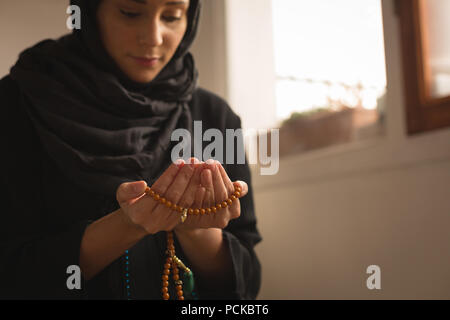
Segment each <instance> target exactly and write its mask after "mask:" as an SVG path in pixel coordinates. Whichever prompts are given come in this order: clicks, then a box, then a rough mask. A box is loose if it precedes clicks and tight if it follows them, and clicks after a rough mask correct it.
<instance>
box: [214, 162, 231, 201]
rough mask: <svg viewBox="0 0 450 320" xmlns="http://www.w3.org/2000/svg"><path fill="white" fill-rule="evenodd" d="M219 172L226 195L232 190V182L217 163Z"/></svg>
mask: <svg viewBox="0 0 450 320" xmlns="http://www.w3.org/2000/svg"><path fill="white" fill-rule="evenodd" d="M218 167H219V172H220V175H221V176H222V180H223V182H224V183H225V187H226V188H227V197H228V195H231V194H232V193H233V192H234V185H233V182H231V180H230V178H229V177H228V174H227V172H226V171H225V168H224V167H223V166H222V165H221V164H220V163H219V165H218Z"/></svg>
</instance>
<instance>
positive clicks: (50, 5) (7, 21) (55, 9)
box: [0, 0, 69, 78]
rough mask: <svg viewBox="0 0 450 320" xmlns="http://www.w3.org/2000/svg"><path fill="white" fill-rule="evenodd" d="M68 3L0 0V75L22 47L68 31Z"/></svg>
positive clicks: (60, 1) (6, 72)
mask: <svg viewBox="0 0 450 320" xmlns="http://www.w3.org/2000/svg"><path fill="white" fill-rule="evenodd" d="M68 4H69V0H39V1H35V0H1V1H0V43H1V46H0V48H1V49H0V78H3V76H5V75H7V74H8V73H9V69H10V68H11V67H12V66H13V65H14V63H15V62H16V61H17V58H18V57H19V53H20V52H21V51H23V50H24V49H26V48H28V47H30V46H32V45H34V44H35V43H37V42H39V41H41V40H44V39H47V38H57V37H59V36H61V35H63V34H65V33H69V30H68V29H67V27H66V20H67V17H68V15H67V14H66V9H67V6H68Z"/></svg>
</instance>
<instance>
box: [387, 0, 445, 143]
mask: <svg viewBox="0 0 450 320" xmlns="http://www.w3.org/2000/svg"><path fill="white" fill-rule="evenodd" d="M424 1H426V0H395V2H396V11H397V15H398V16H399V24H400V33H401V47H402V53H403V54H402V56H403V59H402V62H403V79H404V90H405V91H404V97H405V112H406V124H407V128H406V129H407V133H408V135H414V134H418V133H423V132H427V131H433V130H437V129H442V128H445V127H450V96H446V97H440V98H434V97H431V94H430V86H429V83H430V81H429V79H430V77H431V75H430V73H429V71H428V70H429V67H428V64H427V54H428V53H427V48H426V47H425V46H424V45H423V42H424V41H423V39H424V38H423V37H424V35H425V34H426V33H425V29H424V24H422V22H423V19H424V17H423V15H422V13H423V11H422V10H421V8H422V7H423V6H424ZM425 41H426V39H425Z"/></svg>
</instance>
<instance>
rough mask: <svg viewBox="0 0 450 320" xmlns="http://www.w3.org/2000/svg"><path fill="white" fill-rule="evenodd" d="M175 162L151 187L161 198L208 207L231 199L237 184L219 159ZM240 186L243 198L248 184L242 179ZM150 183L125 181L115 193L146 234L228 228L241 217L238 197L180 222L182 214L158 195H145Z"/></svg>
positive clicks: (133, 221)
mask: <svg viewBox="0 0 450 320" xmlns="http://www.w3.org/2000/svg"><path fill="white" fill-rule="evenodd" d="M180 161H181V163H179V164H176V163H174V164H172V165H170V166H169V168H167V169H166V170H165V171H164V173H163V174H162V175H161V176H160V177H159V178H158V180H156V181H155V183H154V184H153V185H152V186H151V189H152V190H153V191H154V192H156V193H157V194H158V195H160V197H163V198H165V199H166V201H170V202H171V203H172V204H177V205H178V206H181V207H183V208H207V207H212V206H214V205H216V204H218V203H221V202H223V201H224V200H226V199H227V198H229V197H230V196H231V195H232V194H233V192H234V191H235V190H234V184H233V183H232V182H231V180H230V179H229V177H228V175H227V174H226V172H225V170H224V168H223V167H222V165H221V164H220V162H218V161H208V162H211V163H204V162H200V161H198V160H197V159H195V158H191V159H190V161H189V162H188V163H184V161H182V160H180ZM235 184H236V185H238V186H240V187H241V195H240V197H243V196H245V195H246V194H247V192H248V186H247V184H246V183H245V182H243V181H236V182H235ZM146 188H147V183H146V182H145V181H135V182H129V183H123V184H121V185H120V186H119V188H118V190H117V194H116V198H117V201H118V203H119V205H120V207H121V210H122V211H123V213H124V214H125V217H126V218H127V222H128V223H130V224H132V225H134V226H138V227H139V228H141V229H142V230H143V231H144V232H145V234H155V233H157V232H160V231H170V230H173V229H174V228H175V227H177V226H178V230H186V229H196V228H222V229H223V228H225V227H226V226H227V225H228V223H229V221H230V220H232V219H236V218H238V217H239V216H240V202H239V199H236V200H234V201H233V202H232V204H231V205H230V206H227V207H226V208H221V209H219V210H217V211H216V212H215V213H211V214H209V215H207V214H205V215H189V216H188V218H187V219H186V221H185V222H184V223H182V224H181V213H180V212H178V211H176V210H173V209H169V208H168V207H167V205H166V204H163V203H161V200H160V199H158V198H156V199H155V198H154V197H151V196H149V195H146V193H145V190H146Z"/></svg>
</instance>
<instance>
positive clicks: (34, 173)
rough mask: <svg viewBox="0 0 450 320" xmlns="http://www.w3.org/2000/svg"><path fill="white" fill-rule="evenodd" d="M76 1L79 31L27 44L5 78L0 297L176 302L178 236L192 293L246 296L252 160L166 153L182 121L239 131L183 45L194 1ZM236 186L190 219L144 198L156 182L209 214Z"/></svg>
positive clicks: (252, 241) (253, 273) (255, 285)
mask: <svg viewBox="0 0 450 320" xmlns="http://www.w3.org/2000/svg"><path fill="white" fill-rule="evenodd" d="M72 4H75V5H78V6H79V7H80V9H81V13H82V19H81V29H79V30H74V32H73V33H72V34H70V35H66V36H64V37H62V38H60V39H58V40H56V41H54V40H46V41H42V42H40V43H38V44H37V45H35V46H33V47H31V48H29V49H27V50H25V51H24V52H22V53H21V55H20V57H19V60H18V61H17V63H16V64H15V65H14V67H13V68H12V69H11V73H10V75H8V76H7V77H5V78H3V79H2V80H1V81H0V97H1V100H0V101H1V104H2V109H3V110H4V111H5V113H6V115H5V117H4V119H7V121H6V122H5V123H4V125H3V126H2V128H3V130H4V132H3V134H2V139H4V140H3V143H4V145H6V146H7V150H8V152H7V154H6V155H5V156H4V157H3V158H2V164H3V168H4V174H3V175H2V177H3V179H2V184H1V187H2V193H1V195H2V203H3V210H2V213H1V215H2V223H1V227H0V228H1V230H0V234H1V236H0V237H1V241H0V244H1V247H0V255H1V260H0V275H1V277H2V285H1V286H0V292H1V296H2V297H3V298H59V299H60V298H63V299H70V298H74V299H99V298H100V299H161V298H164V299H166V298H168V297H170V298H171V299H172V298H176V297H177V294H178V293H180V292H182V291H179V288H178V286H179V285H181V284H180V283H177V284H176V285H172V284H171V285H170V286H169V287H168V288H167V286H166V289H164V287H165V285H162V283H164V281H166V280H168V279H167V278H168V277H165V276H164V275H162V273H163V270H164V272H165V269H167V268H166V266H167V265H166V263H167V261H168V260H167V259H168V257H167V256H166V254H170V252H171V251H170V250H166V249H167V248H168V247H167V245H166V243H167V241H169V240H172V239H173V242H174V243H173V249H174V250H175V252H176V256H177V257H178V258H180V259H181V261H183V262H184V264H185V265H187V266H188V267H189V268H190V269H191V270H192V271H193V274H194V280H195V286H194V293H193V294H192V296H191V297H197V298H199V299H253V298H255V297H256V295H257V293H258V290H259V286H260V265H259V262H258V259H257V257H256V255H255V252H254V246H255V245H256V243H258V242H259V241H260V240H261V237H260V235H259V233H258V231H257V228H256V218H255V214H254V205H253V196H252V190H251V177H250V171H249V168H248V165H247V164H225V165H224V166H225V167H222V165H221V164H220V163H218V162H217V161H211V160H210V161H208V163H204V162H201V161H198V160H197V159H192V163H186V164H184V162H181V163H178V164H176V163H172V160H171V150H172V148H173V147H174V143H175V142H172V141H171V139H170V137H171V133H172V132H173V130H175V129H177V128H184V129H187V130H188V131H189V132H191V133H192V132H193V129H192V127H193V121H202V128H203V130H207V129H209V128H217V129H219V130H220V131H221V132H222V133H225V129H227V128H228V129H238V128H240V119H239V117H238V116H237V115H236V114H235V113H234V112H233V111H232V110H231V109H230V107H229V106H228V105H227V103H226V102H225V101H223V100H222V99H220V98H219V97H217V96H215V95H214V94H212V93H210V92H208V91H206V90H204V89H201V88H198V87H197V85H196V83H197V71H196V69H195V63H194V60H193V57H192V55H191V54H190V53H189V51H188V50H189V47H190V46H191V44H192V42H193V40H194V38H195V35H196V31H197V26H198V20H199V12H200V2H199V0H183V1H169V0H100V1H93V0H78V1H72ZM212 115H214V116H212ZM224 136H225V134H224ZM233 142H234V141H233ZM228 143H230V142H228ZM203 147H205V143H203ZM239 148H241V149H242V148H243V145H242V143H240V144H239V145H238V146H237V147H235V150H234V151H235V153H237V151H238V149H239ZM223 151H224V158H223V159H227V158H226V148H224V150H223ZM244 181H245V182H244ZM236 186H239V187H240V188H241V195H240V199H237V200H235V201H233V202H232V204H230V205H229V206H228V207H226V208H222V209H220V210H219V211H217V212H216V214H210V215H198V216H195V215H190V216H189V217H188V218H187V219H186V220H185V219H184V217H183V216H181V217H180V213H179V212H178V211H177V210H171V209H169V207H167V206H166V205H164V204H162V203H161V202H160V201H159V200H157V199H156V198H155V196H148V194H147V193H148V192H147V193H146V191H149V189H148V188H147V187H151V190H152V191H153V192H156V193H157V194H158V195H161V197H164V198H165V199H167V200H170V201H172V202H173V203H176V204H178V206H179V207H184V208H188V207H190V208H207V207H211V206H214V204H215V203H217V202H220V201H223V200H225V199H227V198H229V197H230V194H232V193H233V191H234V189H235V187H236ZM180 218H181V219H180ZM184 220H185V221H184ZM166 231H172V232H166ZM77 266H79V270H81V275H82V283H79V284H77V281H76V270H77V269H76V267H77ZM171 266H172V265H171ZM172 270H175V269H172ZM174 272H175V271H174ZM186 274H189V273H188V272H186ZM180 275H181V273H180ZM74 277H75V278H74ZM74 279H75V280H74ZM72 280H74V281H72ZM162 287H163V288H162Z"/></svg>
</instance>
